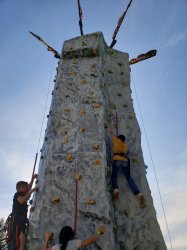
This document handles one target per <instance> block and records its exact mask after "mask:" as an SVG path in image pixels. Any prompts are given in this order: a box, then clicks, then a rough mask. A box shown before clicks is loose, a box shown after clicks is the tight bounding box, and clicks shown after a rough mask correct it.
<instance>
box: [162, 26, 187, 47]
mask: <svg viewBox="0 0 187 250" xmlns="http://www.w3.org/2000/svg"><path fill="white" fill-rule="evenodd" d="M186 40H187V30H183V31H177V32H176V31H175V30H174V33H172V34H170V36H169V37H168V36H167V37H164V38H163V39H162V41H160V43H159V44H158V48H160V49H165V48H172V47H176V46H179V44H180V43H183V42H185V41H186Z"/></svg>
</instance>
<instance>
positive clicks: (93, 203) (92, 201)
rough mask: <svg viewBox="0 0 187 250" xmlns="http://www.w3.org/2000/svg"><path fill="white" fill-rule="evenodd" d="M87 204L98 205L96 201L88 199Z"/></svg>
mask: <svg viewBox="0 0 187 250" xmlns="http://www.w3.org/2000/svg"><path fill="white" fill-rule="evenodd" d="M86 203H87V204H88V205H95V204H96V201H94V200H93V199H87V200H86Z"/></svg>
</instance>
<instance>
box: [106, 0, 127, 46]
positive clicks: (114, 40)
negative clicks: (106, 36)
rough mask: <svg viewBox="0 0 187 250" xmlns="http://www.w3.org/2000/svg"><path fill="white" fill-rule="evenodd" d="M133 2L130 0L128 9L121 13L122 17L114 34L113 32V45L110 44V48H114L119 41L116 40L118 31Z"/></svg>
mask: <svg viewBox="0 0 187 250" xmlns="http://www.w3.org/2000/svg"><path fill="white" fill-rule="evenodd" d="M131 3H132V0H130V2H129V4H128V5H127V8H126V10H125V11H124V13H123V14H122V15H121V17H120V18H119V20H118V24H117V27H116V29H115V30H114V34H113V36H112V43H111V45H110V48H113V47H114V45H115V44H116V43H117V40H116V36H117V33H118V31H119V29H120V27H121V24H122V22H123V19H124V18H125V15H126V13H127V11H128V9H129V8H130V6H131Z"/></svg>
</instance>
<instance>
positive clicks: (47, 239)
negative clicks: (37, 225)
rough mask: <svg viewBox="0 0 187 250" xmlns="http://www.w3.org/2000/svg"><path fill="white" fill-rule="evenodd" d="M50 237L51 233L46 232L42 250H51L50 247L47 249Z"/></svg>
mask: <svg viewBox="0 0 187 250" xmlns="http://www.w3.org/2000/svg"><path fill="white" fill-rule="evenodd" d="M52 237H53V233H52V232H46V233H45V240H44V247H43V250H52V247H48V243H49V241H50V240H51V239H52Z"/></svg>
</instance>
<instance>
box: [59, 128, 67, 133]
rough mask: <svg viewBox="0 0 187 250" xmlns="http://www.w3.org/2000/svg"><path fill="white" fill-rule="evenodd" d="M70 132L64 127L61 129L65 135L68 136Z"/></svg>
mask: <svg viewBox="0 0 187 250" xmlns="http://www.w3.org/2000/svg"><path fill="white" fill-rule="evenodd" d="M67 132H68V130H67V128H65V127H63V128H61V129H60V133H61V134H63V135H66V134H67Z"/></svg>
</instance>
